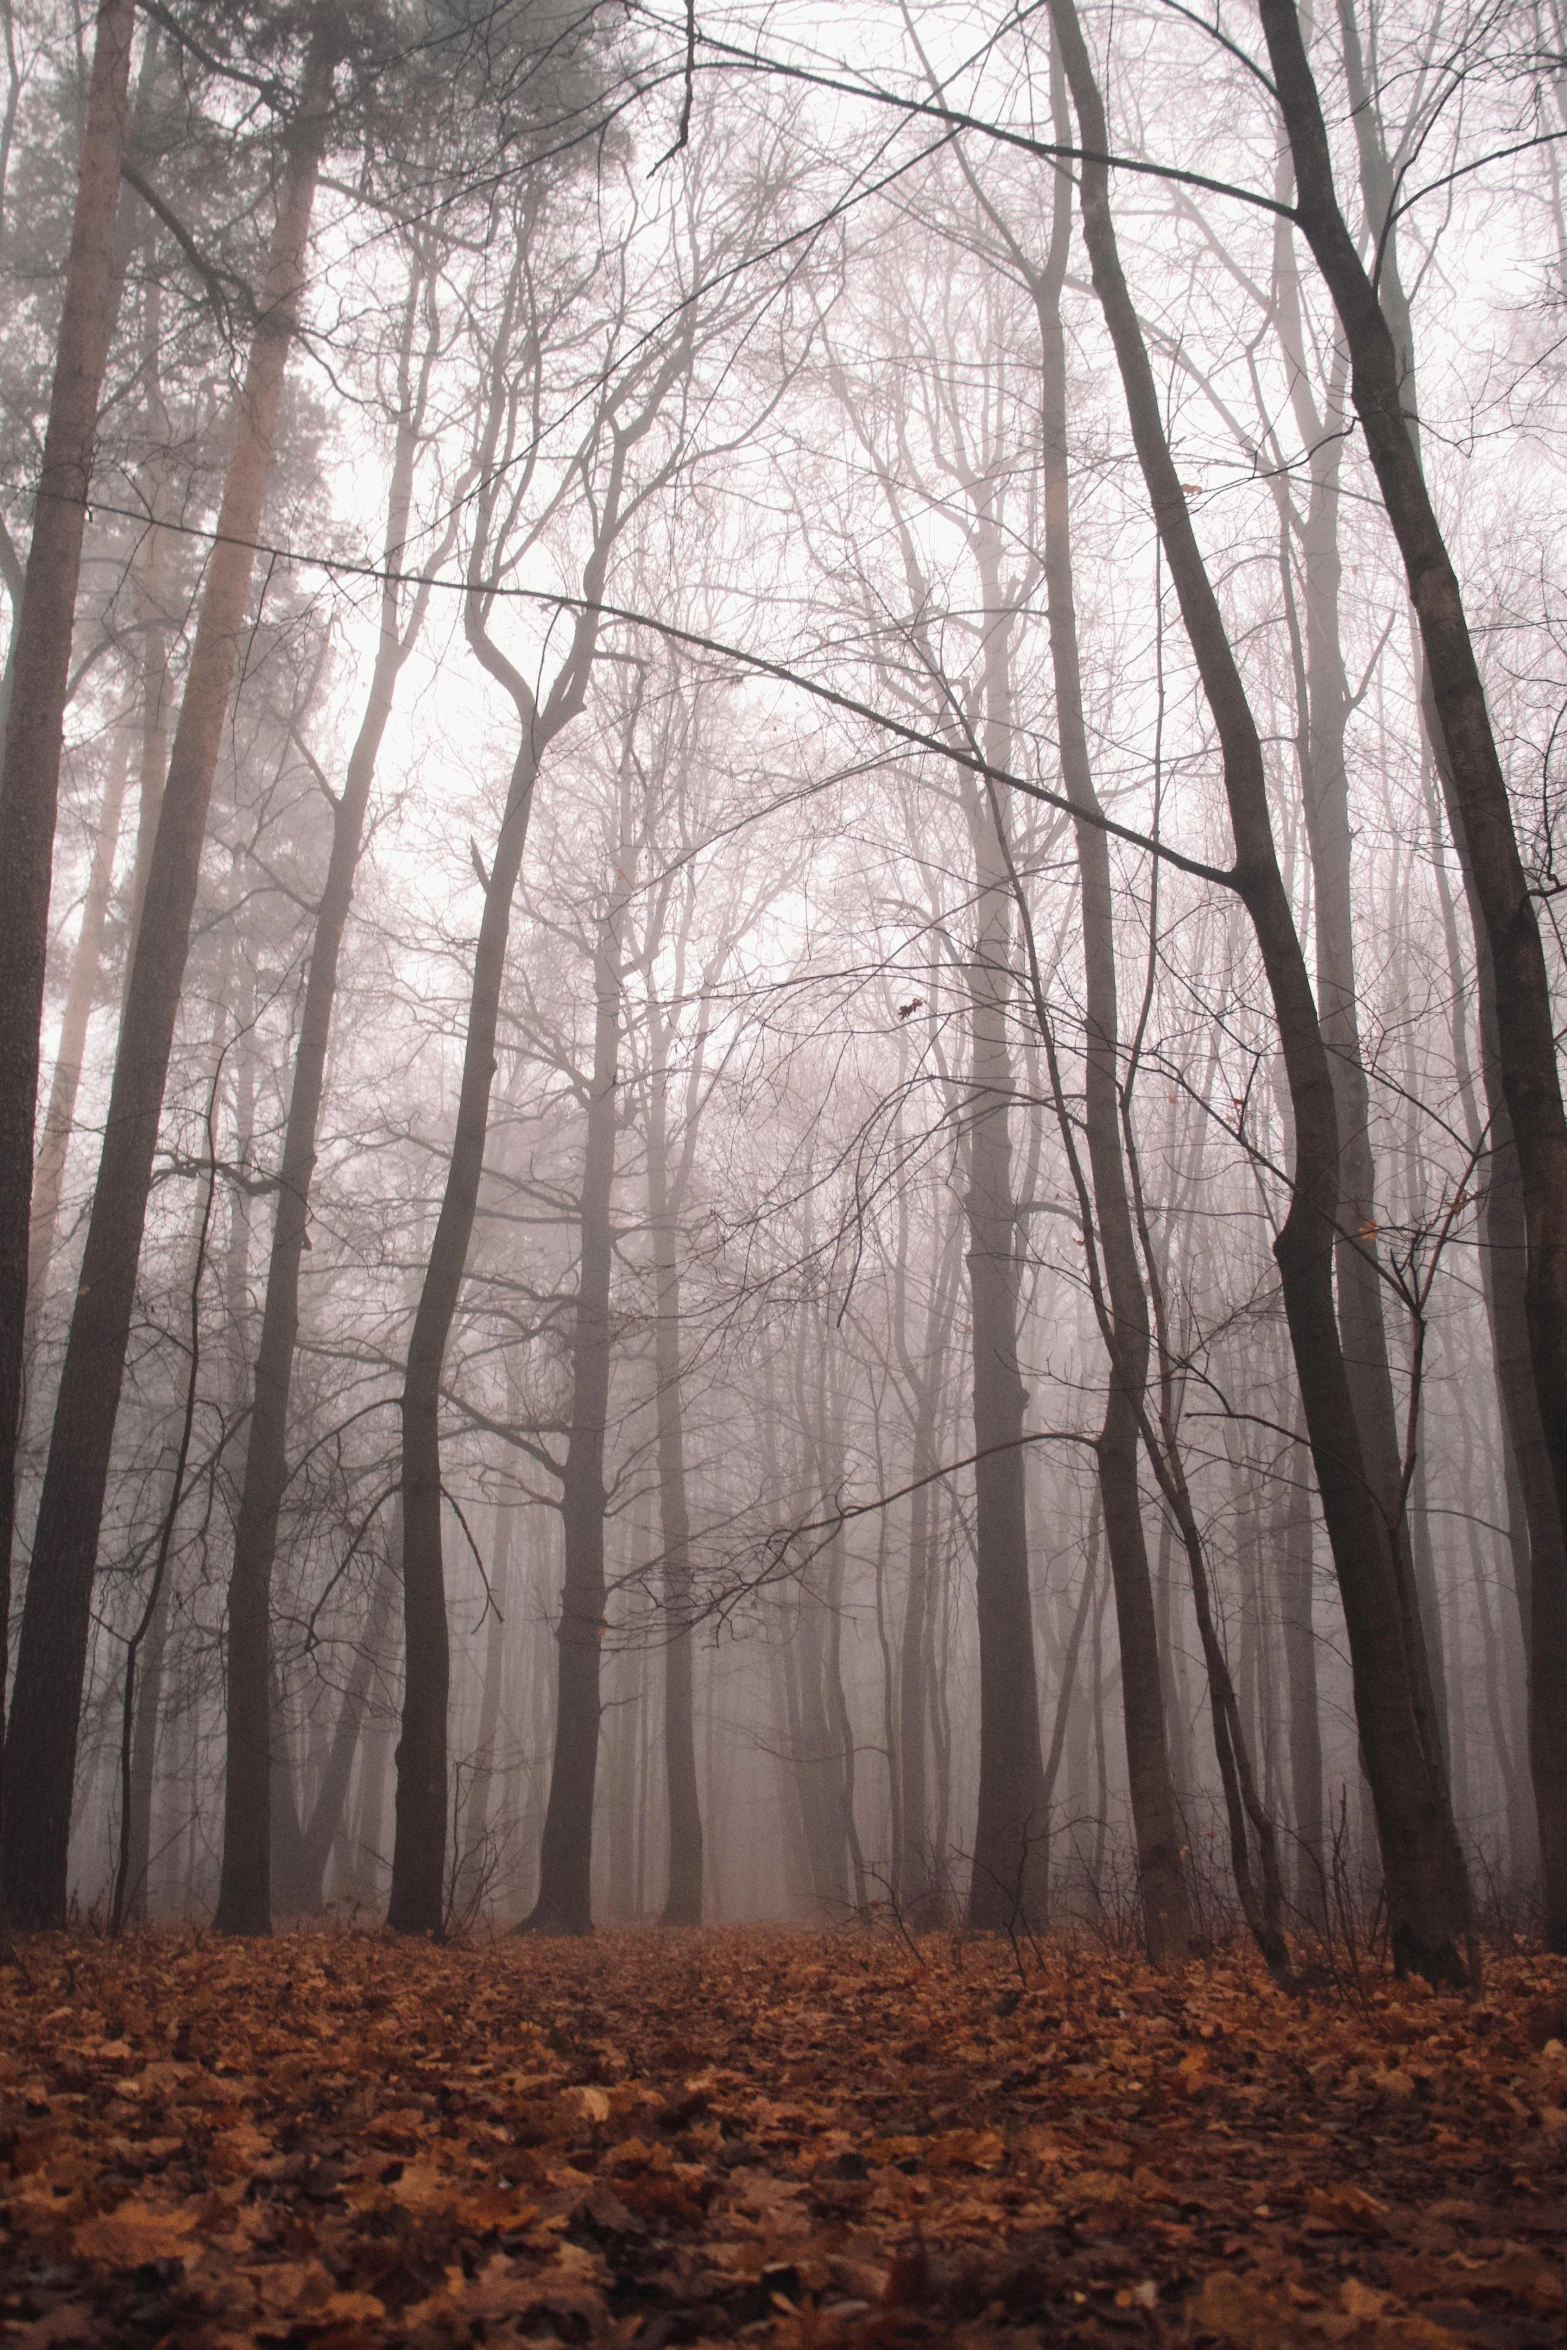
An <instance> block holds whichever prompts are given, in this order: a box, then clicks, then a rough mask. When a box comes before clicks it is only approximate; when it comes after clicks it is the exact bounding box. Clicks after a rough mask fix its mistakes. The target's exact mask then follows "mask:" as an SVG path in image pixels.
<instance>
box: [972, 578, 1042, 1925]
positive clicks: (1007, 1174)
mask: <svg viewBox="0 0 1567 2350" xmlns="http://www.w3.org/2000/svg"><path fill="white" fill-rule="evenodd" d="M1004 626H1005V623H1004V621H1002V620H1001V619H1000V618H999V617H998V616H996V615H994V614H992V616H991V626H990V637H991V639H992V640H993V639H994V638H995V637H996V636H997V634H998V633H1000V632H1001V631H1002V630H1003V629H1004ZM1001 658H1002V659H1003V660H1004V658H1005V655H1004V649H1001ZM1002 724H1003V722H1002V720H1001V715H1000V712H999V710H998V709H997V708H996V704H995V702H994V701H992V704H991V722H990V727H989V728H988V730H987V731H988V732H989V733H991V734H994V735H996V736H997V739H996V740H995V741H993V742H991V743H989V744H988V745H987V755H988V756H989V757H991V758H992V759H993V760H994V761H995V763H996V764H997V765H1005V763H1006V750H1005V747H1004V744H1003V741H1002V739H1000V736H1001V730H1002ZM969 832H970V838H971V841H972V844H973V850H974V857H975V868H976V874H977V878H978V883H979V933H978V937H977V939H976V941H975V947H974V952H973V955H972V957H971V959H970V964H969V987H970V991H971V992H970V1003H971V1009H970V1016H969V1028H970V1052H971V1055H972V1062H971V1073H972V1087H973V1094H972V1108H971V1111H970V1124H969V1141H968V1159H969V1167H968V1198H967V1203H966V1205H967V1214H968V1228H969V1298H970V1307H971V1312H972V1316H973V1374H974V1450H975V1453H976V1454H977V1455H978V1456H979V1457H978V1458H977V1460H976V1462H975V1465H974V1487H975V1538H976V1558H975V1585H976V1597H977V1603H978V1615H979V1811H978V1818H977V1820H976V1823H975V1829H974V1862H973V1869H972V1873H971V1875H970V1880H969V1897H968V1922H969V1924H970V1926H972V1927H974V1928H976V1929H979V1930H981V1931H985V1930H991V1931H997V1932H1001V1933H1018V1932H1025V1933H1026V1932H1029V1931H1033V1930H1037V1929H1038V1928H1040V1927H1042V1926H1043V1925H1044V1923H1045V1920H1046V1915H1047V1901H1048V1888H1049V1881H1050V1879H1049V1870H1050V1835H1049V1826H1050V1824H1049V1821H1048V1819H1047V1818H1046V1817H1045V1815H1044V1810H1043V1803H1042V1797H1043V1762H1042V1758H1041V1755H1040V1746H1039V1686H1038V1680H1037V1676H1036V1672H1035V1666H1034V1626H1033V1605H1032V1600H1031V1597H1030V1591H1029V1576H1028V1525H1027V1515H1026V1507H1025V1500H1024V1469H1023V1419H1024V1413H1025V1411H1026V1408H1027V1402H1028V1398H1027V1394H1026V1392H1025V1390H1024V1386H1023V1382H1022V1379H1021V1377H1020V1375H1019V1372H1018V1359H1017V1322H1018V1259H1017V1211H1016V1208H1015V1206H1014V1204H1013V1198H1012V1150H1011V1139H1010V1135H1009V1131H1008V1122H1009V1115H1010V1110H1011V1100H1012V1065H1011V1056H1010V1054H1009V1052H1008V1048H1007V1001H1008V998H1009V996H1010V994H1011V987H1012V975H1011V923H1010V920H1009V918H1008V907H1009V899H1008V890H1007V875H1006V871H1005V867H1004V864H1003V860H1002V852H1001V844H1000V842H999V840H998V838H997V833H996V824H995V815H994V811H993V809H992V807H991V806H989V805H988V804H986V802H985V801H983V800H982V799H981V798H980V797H979V795H978V794H974V795H972V796H971V798H970V802H969Z"/></svg>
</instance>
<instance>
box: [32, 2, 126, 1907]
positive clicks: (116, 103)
mask: <svg viewBox="0 0 1567 2350" xmlns="http://www.w3.org/2000/svg"><path fill="white" fill-rule="evenodd" d="M135 26H136V11H135V8H134V5H133V0H101V4H100V7H99V10H98V19H97V29H96V33H95V36H94V42H93V62H92V77H91V80H90V82H89V84H88V91H87V114H86V120H85V123H84V125H83V130H82V148H81V156H80V160H79V162H78V165H77V182H76V210H75V216H74V219H73V222H72V227H71V249H70V253H69V256H68V258H67V260H66V267H65V300H64V306H63V308H62V311H61V316H60V333H59V341H58V344H57V347H56V355H55V370H54V380H53V384H52V386H51V390H50V395H49V417H48V422H47V424H46V426H45V428H44V453H43V464H42V467H41V469H40V472H39V477H38V489H37V494H36V497H35V501H34V509H33V535H32V543H31V545H30V547H29V549H28V554H27V569H26V573H25V575H24V580H23V586H22V600H21V608H20V610H19V611H18V613H17V615H16V626H15V631H14V635H13V638H12V645H11V656H10V660H9V663H8V667H7V675H8V679H9V684H10V694H9V709H8V712H7V716H6V727H5V755H4V763H3V765H0V1003H3V1004H4V1006H5V1017H4V1019H3V1021H0V1630H3V1629H4V1628H5V1627H6V1626H7V1625H8V1624H9V1620H10V1592H11V1542H12V1534H13V1530H14V1526H15V1520H16V1447H17V1442H18V1439H19V1437H20V1435H21V1426H22V1392H23V1378H24V1367H25V1357H26V1326H27V1289H28V1238H29V1232H30V1211H31V1204H32V1190H33V1129H34V1123H35V1120H36V1118H37V1113H38V1055H39V1034H40V1029H41V1027H42V1022H43V1000H44V969H45V964H46V962H47V959H48V946H49V887H50V881H51V878H52V875H53V870H54V833H55V817H56V813H57V810H58V806H59V797H60V755H61V748H62V741H63V730H64V723H65V696H66V689H67V685H68V683H69V678H70V665H71V632H72V625H73V622H74V619H75V613H76V586H77V579H78V576H79V574H80V571H81V559H82V538H83V534H84V532H85V530H86V525H87V497H88V491H89V488H90V485H91V481H92V470H93V457H94V449H95V442H94V436H95V428H96V425H97V420H98V399H99V394H100V392H101V391H102V388H103V371H104V367H105V365H106V364H107V361H108V356H109V338H110V334H111V332H112V322H113V312H114V284H115V261H116V240H115V233H114V230H115V212H116V208H117V204H118V199H119V191H120V154H121V148H122V145H123V142H124V137H125V117H126V106H127V98H128V93H129V89H130V68H131V44H132V40H133V38H134V34H135ZM84 1637H85V1635H84ZM74 1743H75V1742H74V1738H73V1740H72V1745H73V1749H74ZM27 1800H28V1799H27V1798H26V1797H25V1796H24V1797H23V1803H24V1805H25V1804H26V1803H27ZM65 1804H66V1808H67V1811H68V1810H69V1806H70V1788H69V1784H67V1787H66V1790H65ZM59 1875H60V1877H61V1879H62V1891H61V1898H60V1910H61V1916H62V1920H63V1906H64V1893H63V1878H64V1864H63V1856H62V1861H61V1866H60V1870H59ZM7 1881H8V1882H9V1872H8V1879H7ZM36 1906H37V1905H36V1904H33V1903H27V1904H24V1913H25V1914H27V1915H29V1916H30V1915H31V1914H32V1913H33V1911H34V1910H35V1909H36ZM49 1906H51V1907H52V1906H53V1905H52V1904H50V1905H49Z"/></svg>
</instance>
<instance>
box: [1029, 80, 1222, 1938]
mask: <svg viewBox="0 0 1567 2350" xmlns="http://www.w3.org/2000/svg"><path fill="white" fill-rule="evenodd" d="M1053 78H1054V79H1055V82H1056V87H1055V89H1054V91H1053V98H1054V103H1055V110H1056V114H1057V116H1058V121H1057V126H1056V135H1057V137H1058V138H1059V137H1061V136H1062V133H1063V131H1064V130H1067V129H1069V128H1070V124H1069V122H1068V120H1067V116H1066V94H1065V91H1064V90H1062V89H1061V88H1060V86H1059V68H1058V69H1057V73H1056V75H1055V76H1054V77H1053ZM1071 221H1072V197H1071V183H1070V181H1069V180H1068V178H1067V176H1066V175H1065V173H1061V172H1058V173H1057V174H1056V180H1055V197H1054V205H1053V210H1052V218H1051V233H1050V245H1049V249H1048V252H1047V255H1046V260H1045V266H1044V269H1043V270H1042V271H1040V272H1037V273H1031V290H1032V292H1033V295H1034V301H1035V306H1036V310H1037V313H1038V318H1039V329H1040V342H1041V347H1042V358H1043V403H1042V404H1043V416H1042V436H1041V438H1042V450H1043V459H1044V482H1045V586H1046V590H1047V595H1048V602H1049V625H1050V651H1051V661H1052V666H1053V670H1054V676H1055V689H1056V732H1057V736H1058V739H1059V743H1060V759H1061V779H1062V783H1063V785H1064V787H1065V790H1066V796H1067V798H1068V799H1069V800H1070V801H1071V802H1072V805H1073V807H1074V808H1077V809H1080V810H1082V811H1083V812H1084V814H1085V815H1087V816H1089V817H1093V818H1097V817H1099V816H1100V815H1101V814H1102V810H1101V808H1100V805H1099V796H1098V793H1097V792H1096V790H1095V788H1094V779H1093V768H1092V763H1091V761H1090V758H1089V753H1088V730H1087V727H1086V725H1085V723H1084V716H1083V681H1082V671H1081V667H1080V663H1079V655H1078V640H1077V605H1076V590H1075V583H1074V580H1073V564H1072V543H1071V527H1072V526H1071V505H1070V500H1071V483H1070V478H1069V471H1068V461H1067V382H1066V336H1065V333H1064V331H1063V327H1062V323H1061V288H1062V285H1063V284H1064V282H1065V278H1066V268H1067V257H1068V248H1069V245H1070V241H1071ZM1076 839H1077V870H1078V904H1079V909H1080V912H1081V916H1082V925H1083V971H1084V979H1085V982H1086V1019H1085V1026H1084V1086H1085V1098H1084V1127H1085V1132H1086V1136H1087V1141H1088V1158H1089V1166H1090V1169H1091V1171H1092V1175H1093V1196H1094V1209H1095V1217H1094V1219H1093V1220H1092V1221H1091V1222H1089V1223H1087V1224H1085V1229H1084V1235H1083V1242H1084V1247H1085V1249H1091V1248H1093V1247H1094V1245H1095V1228H1094V1227H1095V1225H1097V1239H1098V1247H1099V1251H1100V1255H1101V1259H1102V1262H1103V1265H1104V1287H1105V1293H1106V1294H1105V1300H1104V1302H1105V1304H1107V1305H1108V1309H1109V1311H1108V1315H1107V1316H1102V1321H1103V1323H1104V1337H1105V1342H1106V1347H1107V1351H1108V1353H1109V1357H1110V1385H1109V1392H1108V1394H1107V1395H1106V1398H1105V1416H1104V1422H1103V1425H1102V1427H1101V1429H1100V1433H1099V1441H1098V1444H1097V1447H1096V1458H1097V1463H1098V1470H1099V1490H1100V1494H1101V1496H1102V1500H1103V1507H1104V1527H1105V1541H1106V1547H1107V1549H1108V1551H1109V1554H1110V1576H1111V1581H1112V1583H1113V1585H1114V1589H1115V1611H1116V1627H1117V1631H1118V1634H1119V1638H1120V1646H1121V1696H1122V1705H1123V1710H1124V1714H1125V1726H1126V1767H1127V1779H1128V1785H1129V1788H1130V1794H1131V1806H1132V1830H1133V1835H1134V1838H1135V1841H1136V1848H1137V1882H1138V1890H1139V1893H1140V1894H1141V1897H1142V1905H1143V1928H1144V1933H1145V1935H1146V1938H1147V1946H1148V1955H1149V1957H1150V1959H1151V1960H1152V1962H1153V1964H1154V1965H1155V1966H1164V1965H1167V1964H1173V1965H1179V1964H1181V1963H1182V1961H1183V1960H1184V1959H1185V1957H1186V1955H1187V1951H1188V1948H1189V1945H1190V1940H1191V1907H1190V1902H1189V1898H1188V1894H1187V1887H1186V1876H1185V1872H1184V1870H1183V1868H1182V1866H1181V1855H1182V1851H1183V1848H1184V1846H1183V1838H1182V1834H1181V1822H1180V1814H1179V1812H1178V1811H1177V1809H1176V1802H1175V1789H1174V1785H1173V1783H1172V1780H1171V1777H1170V1756H1169V1747H1168V1744H1167V1740H1166V1732H1165V1710H1164V1690H1163V1685H1162V1673H1161V1667H1160V1658H1159V1634H1158V1625H1157V1622H1156V1619H1155V1614H1154V1598H1153V1583H1152V1579H1151V1577H1150V1575H1149V1571H1148V1544H1147V1538H1146V1535H1145V1533H1144V1528H1143V1511H1142V1496H1141V1493H1140V1492H1139V1489H1138V1434H1139V1425H1140V1422H1141V1418H1142V1414H1143V1409H1144V1402H1145V1398H1146V1394H1147V1385H1148V1357H1149V1325H1148V1298H1147V1293H1146V1291H1145V1288H1144V1284H1143V1275H1142V1268H1141V1266H1140V1265H1139V1263H1138V1260H1137V1239H1136V1234H1135V1232H1134V1230H1133V1226H1132V1211H1131V1204H1130V1201H1129V1199H1128V1196H1127V1186H1126V1166H1125V1161H1124V1159H1123V1156H1122V1150H1121V1115H1122V1110H1121V1067H1120V1036H1119V1013H1118V1007H1117V990H1116V968H1115V905H1114V899H1113V896H1112V891H1111V883H1110V847H1109V842H1108V840H1107V838H1106V835H1105V833H1104V830H1103V828H1102V826H1101V825H1100V824H1098V823H1097V822H1088V823H1084V822H1081V821H1080V822H1079V823H1078V824H1077V826H1076Z"/></svg>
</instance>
